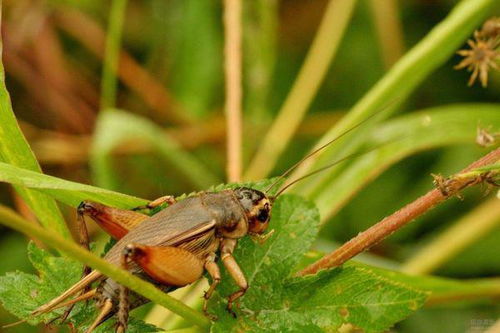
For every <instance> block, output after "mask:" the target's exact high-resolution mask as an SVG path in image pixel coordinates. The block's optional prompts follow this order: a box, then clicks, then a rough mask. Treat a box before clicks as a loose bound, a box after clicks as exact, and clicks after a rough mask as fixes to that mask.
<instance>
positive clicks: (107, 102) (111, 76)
mask: <svg viewBox="0 0 500 333" xmlns="http://www.w3.org/2000/svg"><path fill="white" fill-rule="evenodd" d="M126 7H127V0H113V1H112V2H111V10H110V12H109V22H108V32H107V34H106V50H105V52H104V62H103V67H102V81H101V110H110V108H113V107H115V104H116V90H117V79H116V73H117V71H118V60H119V58H120V49H121V39H122V29H123V20H124V17H125V9H126Z"/></svg>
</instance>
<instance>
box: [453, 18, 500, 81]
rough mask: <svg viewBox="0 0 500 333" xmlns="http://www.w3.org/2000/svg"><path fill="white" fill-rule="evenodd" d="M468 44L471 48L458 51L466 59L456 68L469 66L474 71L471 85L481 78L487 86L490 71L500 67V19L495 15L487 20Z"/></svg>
mask: <svg viewBox="0 0 500 333" xmlns="http://www.w3.org/2000/svg"><path fill="white" fill-rule="evenodd" d="M467 44H468V45H469V47H470V49H467V50H460V51H458V52H457V53H458V54H459V55H461V56H463V57H464V59H463V60H462V61H461V62H460V63H459V64H458V65H456V66H455V69H462V68H467V70H468V71H469V72H472V74H471V77H470V79H469V82H468V85H469V86H471V85H473V84H474V82H475V81H476V79H478V78H479V81H480V82H481V85H482V86H483V87H486V86H487V84H488V72H489V71H490V70H491V69H496V70H498V69H499V67H498V62H499V61H500V50H499V47H500V19H499V18H496V17H495V18H492V19H490V20H488V21H486V22H485V23H484V25H483V27H482V28H481V30H476V31H475V32H474V39H469V40H468V41H467Z"/></svg>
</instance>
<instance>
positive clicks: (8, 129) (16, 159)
mask: <svg viewBox="0 0 500 333" xmlns="http://www.w3.org/2000/svg"><path fill="white" fill-rule="evenodd" d="M1 15H2V7H1V3H0V17H1ZM0 25H1V18H0ZM0 53H2V39H1V36H0ZM0 156H1V159H2V160H3V161H5V162H7V163H10V164H13V165H16V166H20V167H23V168H27V169H29V170H33V171H37V172H41V168H40V165H39V164H38V161H37V160H36V158H35V155H34V154H33V151H32V150H31V148H30V146H29V144H28V142H27V141H26V138H25V137H24V135H23V133H22V132H21V129H20V128H19V125H18V123H17V120H16V117H15V115H14V111H13V110H12V104H11V102H10V96H9V92H8V91H7V87H6V85H5V71H4V67H3V63H2V62H1V61H0ZM15 189H16V191H17V192H18V193H19V195H20V196H21V197H22V198H23V199H24V200H25V201H26V203H27V204H28V206H29V207H30V208H31V209H32V210H33V213H34V214H35V215H36V217H37V218H38V220H39V221H40V223H41V224H42V225H43V226H44V227H45V228H47V229H49V230H54V231H56V232H57V233H59V234H60V235H62V236H63V237H65V238H70V237H71V236H70V233H69V230H68V228H67V226H66V224H65V222H64V219H63V217H62V214H61V212H60V210H59V207H58V206H57V204H56V202H55V201H54V200H53V199H52V198H50V197H48V196H47V195H45V194H43V193H39V192H35V191H31V190H28V189H25V188H24V187H21V186H15Z"/></svg>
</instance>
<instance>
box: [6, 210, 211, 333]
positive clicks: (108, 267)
mask: <svg viewBox="0 0 500 333" xmlns="http://www.w3.org/2000/svg"><path fill="white" fill-rule="evenodd" d="M0 224H3V225H5V226H7V227H10V228H12V229H15V230H17V231H19V232H22V233H24V234H26V235H28V236H30V237H33V238H37V239H39V240H41V241H43V242H44V243H45V244H47V245H49V246H51V247H53V248H55V249H57V250H60V251H61V252H64V253H65V254H67V255H68V256H69V257H71V258H73V259H76V260H78V261H80V262H82V263H85V264H86V265H89V266H90V267H92V268H93V269H95V270H98V271H99V272H102V273H103V274H104V275H106V276H107V277H109V278H111V279H113V280H115V281H116V282H118V283H120V284H122V285H124V286H126V287H127V288H130V290H133V291H135V292H137V293H138V294H140V295H142V296H144V297H146V298H148V299H149V300H151V301H153V302H155V303H158V304H160V305H162V306H164V307H166V308H167V309H169V310H171V311H172V312H175V313H177V314H178V315H180V316H182V317H183V318H185V319H186V320H188V321H189V322H191V323H192V324H195V325H197V326H199V327H202V328H208V327H210V321H209V320H208V319H207V318H205V316H203V315H202V314H201V313H199V312H197V311H195V310H193V309H191V308H190V307H188V306H186V305H184V304H183V303H182V302H180V301H178V300H176V299H175V298H172V297H170V296H168V295H167V294H165V293H164V292H162V291H160V290H159V289H157V288H156V287H155V286H154V285H152V284H151V283H149V282H146V281H144V280H141V279H140V278H138V277H137V276H134V275H132V274H130V273H129V272H126V271H124V270H122V269H121V268H119V267H117V266H114V265H112V264H110V263H108V262H107V261H105V260H104V259H101V258H99V257H97V256H95V255H94V254H92V253H90V252H88V251H87V250H85V249H83V248H82V247H80V246H78V245H76V244H75V243H73V242H70V241H67V240H65V239H63V238H62V237H61V236H59V235H57V234H54V233H51V232H48V231H46V230H45V229H42V228H41V227H39V226H37V225H35V224H33V223H30V222H28V221H26V220H25V219H23V218H22V217H20V216H19V215H17V214H16V213H15V212H14V211H12V210H10V209H9V208H7V207H5V206H0Z"/></svg>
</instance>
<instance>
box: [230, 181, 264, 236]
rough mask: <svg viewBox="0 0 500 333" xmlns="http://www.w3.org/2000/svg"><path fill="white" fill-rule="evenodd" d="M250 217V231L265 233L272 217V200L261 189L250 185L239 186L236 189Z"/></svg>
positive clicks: (248, 217) (256, 233)
mask: <svg viewBox="0 0 500 333" xmlns="http://www.w3.org/2000/svg"><path fill="white" fill-rule="evenodd" d="M234 192H235V194H236V197H237V198H238V200H239V202H240V204H241V206H242V207H243V209H244V210H245V213H246V214H247V219H248V233H249V234H254V235H260V234H263V233H264V232H265V231H266V229H267V227H268V225H269V220H270V219H271V207H272V203H271V200H270V199H269V198H268V197H267V196H266V195H265V194H264V193H262V192H261V191H258V190H254V189H252V188H248V187H239V188H237V189H235V190H234Z"/></svg>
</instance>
